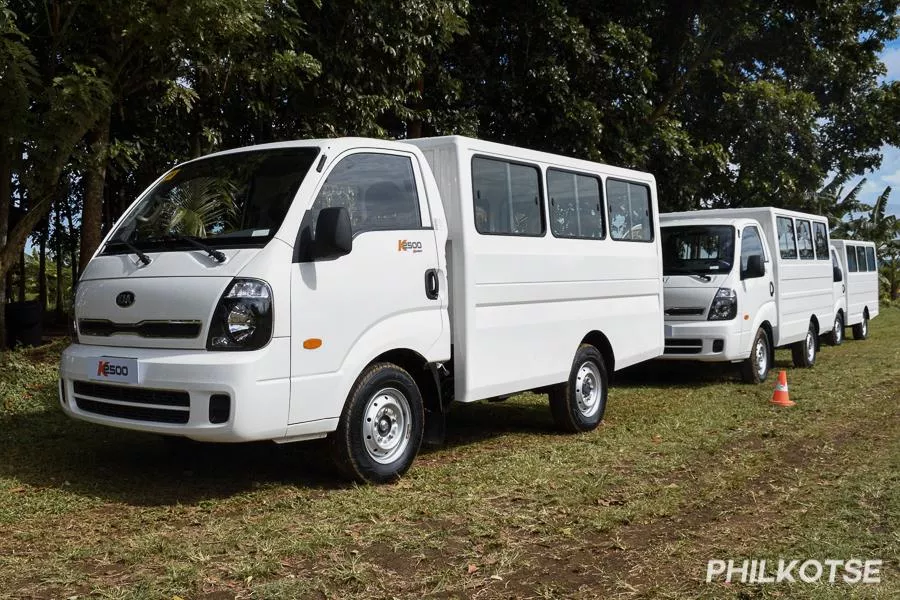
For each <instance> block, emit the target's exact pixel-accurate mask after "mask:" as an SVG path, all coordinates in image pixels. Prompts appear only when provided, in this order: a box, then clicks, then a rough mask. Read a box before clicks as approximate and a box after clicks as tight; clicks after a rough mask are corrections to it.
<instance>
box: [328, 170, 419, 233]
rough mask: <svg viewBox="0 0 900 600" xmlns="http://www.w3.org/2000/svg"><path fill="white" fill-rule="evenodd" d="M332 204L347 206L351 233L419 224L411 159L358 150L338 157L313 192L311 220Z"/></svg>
mask: <svg viewBox="0 0 900 600" xmlns="http://www.w3.org/2000/svg"><path fill="white" fill-rule="evenodd" d="M333 206H343V207H346V208H347V210H348V211H349V212H350V223H351V225H352V226H353V233H354V234H357V233H360V232H363V231H373V230H378V229H388V230H390V229H418V228H420V227H421V226H422V218H421V216H420V215H419V196H418V193H417V192H416V180H415V176H414V175H413V169H412V161H411V160H410V159H409V158H408V157H405V156H397V155H392V154H375V153H360V154H351V155H350V156H348V157H346V158H344V159H342V160H341V162H339V163H338V164H337V166H336V167H335V168H334V169H333V170H332V171H331V173H329V175H328V179H326V180H325V184H324V185H323V186H322V189H321V190H320V191H319V195H318V196H316V201H315V202H314V203H313V206H312V210H311V213H312V214H311V215H310V216H311V218H312V221H311V222H313V223H315V222H316V218H318V216H319V211H320V210H322V209H323V208H328V207H333Z"/></svg>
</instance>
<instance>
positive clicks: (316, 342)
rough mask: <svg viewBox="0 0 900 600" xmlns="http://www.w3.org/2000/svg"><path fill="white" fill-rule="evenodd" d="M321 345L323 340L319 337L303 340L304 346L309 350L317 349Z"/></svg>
mask: <svg viewBox="0 0 900 600" xmlns="http://www.w3.org/2000/svg"><path fill="white" fill-rule="evenodd" d="M321 345H322V340H320V339H319V338H309V339H308V340H303V347H304V348H306V349H307V350H315V349H316V348H318V347H319V346H321Z"/></svg>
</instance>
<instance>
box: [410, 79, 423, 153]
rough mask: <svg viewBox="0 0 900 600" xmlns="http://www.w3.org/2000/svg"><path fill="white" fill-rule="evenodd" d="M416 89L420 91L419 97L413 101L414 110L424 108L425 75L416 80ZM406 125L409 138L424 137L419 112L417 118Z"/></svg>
mask: <svg viewBox="0 0 900 600" xmlns="http://www.w3.org/2000/svg"><path fill="white" fill-rule="evenodd" d="M416 91H417V92H418V93H419V97H418V98H417V99H416V101H415V102H414V103H413V107H412V108H413V110H416V111H420V110H422V105H423V100H422V94H424V93H425V78H424V77H419V78H418V79H417V80H416ZM406 127H407V129H406V132H407V135H408V136H409V139H415V138H420V137H422V119H421V117H420V116H419V115H418V114H417V115H416V116H415V118H413V119H412V120H411V121H409V123H407V126H406Z"/></svg>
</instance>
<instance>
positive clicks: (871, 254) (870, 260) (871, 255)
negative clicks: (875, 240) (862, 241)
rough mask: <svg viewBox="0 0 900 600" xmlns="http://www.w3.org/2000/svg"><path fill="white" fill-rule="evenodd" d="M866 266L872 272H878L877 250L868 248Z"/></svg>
mask: <svg viewBox="0 0 900 600" xmlns="http://www.w3.org/2000/svg"><path fill="white" fill-rule="evenodd" d="M866 266H867V267H868V268H869V270H870V271H877V270H878V268H877V265H876V264H875V248H871V247H867V248H866Z"/></svg>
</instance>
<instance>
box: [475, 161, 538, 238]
mask: <svg viewBox="0 0 900 600" xmlns="http://www.w3.org/2000/svg"><path fill="white" fill-rule="evenodd" d="M472 197H473V199H474V202H475V229H476V230H477V231H478V233H482V234H486V235H521V236H542V235H544V231H545V228H544V211H543V209H542V207H541V185H540V171H539V169H538V168H537V167H535V166H532V165H522V164H518V163H511V162H507V161H503V160H496V159H493V158H482V157H475V158H473V159H472Z"/></svg>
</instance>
